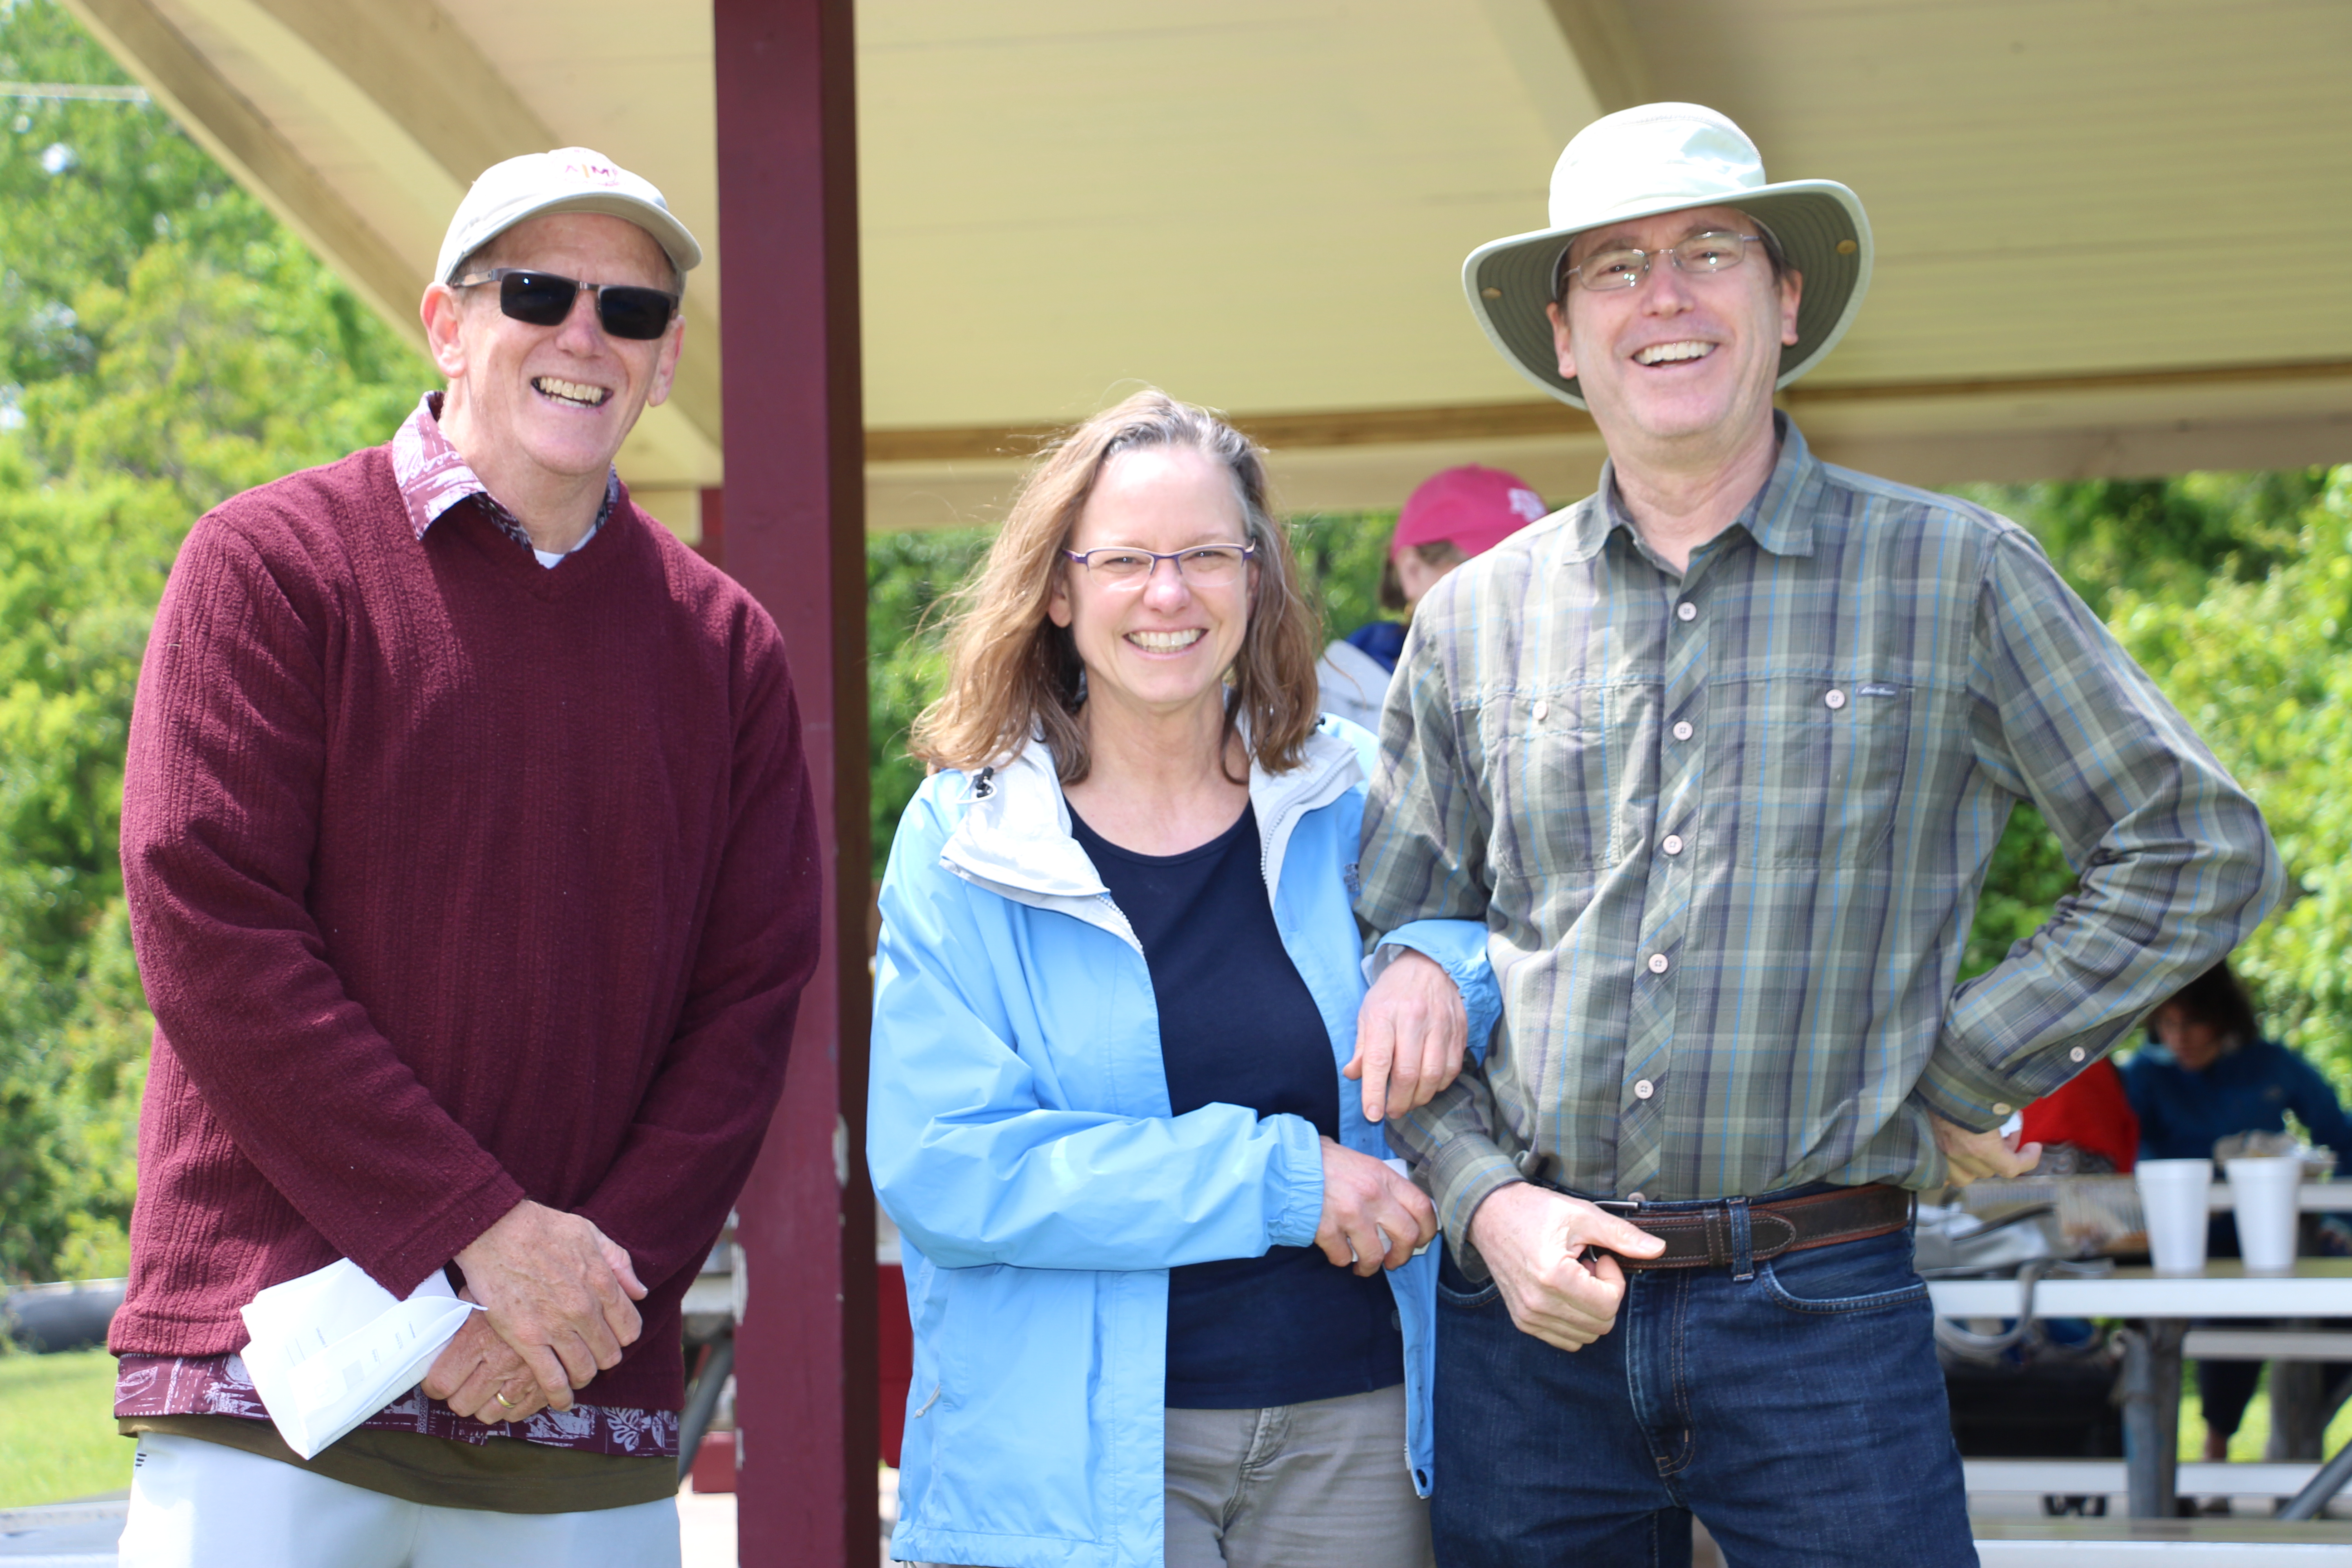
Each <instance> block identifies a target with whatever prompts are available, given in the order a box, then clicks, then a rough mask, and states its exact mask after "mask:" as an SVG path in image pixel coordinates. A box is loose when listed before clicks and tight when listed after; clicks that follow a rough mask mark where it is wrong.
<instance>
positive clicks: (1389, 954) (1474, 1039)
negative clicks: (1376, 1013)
mask: <svg viewBox="0 0 2352 1568" xmlns="http://www.w3.org/2000/svg"><path fill="white" fill-rule="evenodd" d="M1399 950H1410V951H1412V952H1417V953H1420V954H1421V955H1422V956H1423V957H1424V958H1426V959H1428V960H1429V961H1430V962H1431V963H1434V964H1436V965H1437V966H1438V967H1439V968H1440V969H1443V970H1444V971H1445V975H1446V978H1447V979H1449V980H1451V981H1453V982H1454V990H1456V991H1458V992H1460V993H1461V994H1462V1007H1463V1011H1464V1012H1465V1014H1466V1015H1467V1016H1468V1019H1469V1026H1470V1040H1469V1044H1470V1057H1471V1059H1472V1060H1474V1061H1480V1062H1483V1061H1485V1060H1486V1047H1487V1045H1488V1043H1489V1041H1490V1040H1491V1039H1492V1037H1493V1036H1494V1033H1495V1026H1496V1023H1497V1022H1499V1021H1500V1020H1501V1018H1502V1016H1503V996H1502V991H1501V989H1500V988H1499V987H1498V986H1497V985H1496V983H1495V970H1494V966H1493V965H1492V964H1491V963H1488V962H1487V959H1486V927H1485V926H1484V925H1483V924H1481V923H1480V922H1478V921H1446V920H1428V921H1412V922H1410V923H1408V924H1405V925H1401V926H1399V927H1397V929H1396V930H1394V931H1391V932H1390V933H1389V934H1388V935H1386V936H1384V937H1382V938H1381V941H1380V943H1379V945H1378V946H1376V947H1375V948H1374V949H1373V950H1372V952H1371V955H1370V957H1368V958H1366V959H1365V960H1364V978H1365V979H1366V980H1367V981H1372V980H1378V979H1379V978H1380V976H1381V971H1382V970H1384V969H1386V968H1387V967H1388V966H1389V965H1390V964H1391V963H1394V962H1395V961H1396V955H1397V952H1398V951H1399Z"/></svg>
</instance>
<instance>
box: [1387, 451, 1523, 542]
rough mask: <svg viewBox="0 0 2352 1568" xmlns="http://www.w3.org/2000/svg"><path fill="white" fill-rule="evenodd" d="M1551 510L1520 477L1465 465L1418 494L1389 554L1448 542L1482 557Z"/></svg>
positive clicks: (1402, 517) (1410, 501)
mask: <svg viewBox="0 0 2352 1568" xmlns="http://www.w3.org/2000/svg"><path fill="white" fill-rule="evenodd" d="M1549 510H1551V509H1550V508H1549V507H1548V506H1546V505H1545V504H1544V499H1543V497H1541V496H1539V495H1538V494H1536V492H1535V489H1534V488H1533V487H1532V486H1530V485H1529V484H1528V482H1527V480H1525V479H1521V478H1519V476H1518V475H1517V474H1509V473H1505V472H1504V471H1503V470H1502V469H1500V468H1480V467H1479V466H1478V465H1477V464H1475V463H1465V465H1463V466H1462V467H1461V468H1448V469H1446V470H1445V471H1444V472H1443V473H1440V474H1433V475H1431V476H1430V477H1429V478H1428V479H1423V480H1422V481H1421V483H1420V485H1419V486H1417V487H1416V488H1415V489H1414V490H1413V492H1412V495H1411V496H1410V497H1408V498H1407V499H1406V500H1405V503H1404V510H1403V511H1402V513H1401V514H1399V516H1398V518H1397V527H1396V537H1395V538H1393V539H1391V540H1390V541H1389V554H1390V555H1391V557H1394V556H1397V555H1402V553H1404V552H1405V551H1406V550H1408V549H1410V548H1411V547H1412V546H1413V545H1416V544H1434V543H1436V542H1438V541H1440V540H1445V541H1447V542H1451V543H1452V544H1453V546H1454V548H1455V549H1456V550H1459V551H1461V552H1462V553H1463V554H1465V555H1483V554H1485V553H1486V552H1487V551H1489V550H1492V549H1494V548H1495V546H1496V545H1497V544H1500V543H1501V542H1503V541H1504V540H1506V539H1508V538H1509V537H1510V536H1511V535H1512V534H1514V533H1517V531H1519V530H1521V529H1523V528H1525V527H1526V526H1527V525H1528V524H1529V523H1531V522H1534V521H1538V519H1540V518H1541V517H1543V516H1544V514H1545V513H1547V512H1549Z"/></svg>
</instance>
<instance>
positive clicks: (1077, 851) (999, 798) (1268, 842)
mask: <svg viewBox="0 0 2352 1568" xmlns="http://www.w3.org/2000/svg"><path fill="white" fill-rule="evenodd" d="M1363 777H1364V770H1363V764H1362V763H1361V761H1360V759H1359V758H1358V756H1357V752H1356V748H1355V747H1354V746H1353V745H1351V744H1349V742H1347V741H1345V740H1343V739H1341V738H1340V737H1339V735H1337V734H1334V733H1331V732H1330V731H1328V729H1318V730H1317V731H1315V732H1314V733H1312V734H1310V735H1309V736H1307V749H1306V759H1305V761H1304V762H1303V763H1301V764H1300V765H1299V766H1297V767H1296V768H1292V769H1290V770H1289V771H1288V772H1286V773H1268V772H1266V771H1265V768H1263V767H1261V766H1260V765H1259V764H1258V762H1257V759H1256V758H1255V757H1254V756H1253V757H1252V758H1251V759H1250V778H1249V794H1250V805H1252V806H1254V807H1255V808H1256V811H1257V831H1258V843H1259V847H1260V853H1261V854H1262V855H1263V857H1264V862H1263V870H1264V872H1265V891H1266V897H1267V898H1268V899H1269V900H1271V899H1272V898H1273V897H1274V896H1275V893H1276V889H1279V888H1280V887H1281V885H1282V862H1283V858H1284V856H1285V855H1286V853H1287V852H1288V850H1289V847H1290V836H1291V834H1292V832H1293V831H1294V830H1295V829H1296V828H1297V826H1298V824H1299V822H1300V821H1301V820H1302V819H1304V818H1305V816H1307V813H1308V812H1310V811H1313V810H1315V809H1316V808H1317V807H1318V806H1323V805H1330V804H1331V803H1332V802H1333V801H1335V800H1337V799H1339V797H1340V796H1341V795H1345V794H1347V793H1348V791H1349V790H1350V789H1352V788H1354V787H1355V786H1356V785H1357V784H1360V783H1362V782H1363ZM965 798H966V800H968V801H969V802H970V806H969V809H968V810H966V812H965V813H964V817H963V821H962V822H961V824H960V825H959V826H957V828H956V830H955V832H954V834H953V835H952V836H950V837H949V839H948V842H947V846H946V847H945V848H943V849H942V850H941V851H940V860H941V861H942V862H943V863H944V864H945V865H946V866H947V868H949V869H950V871H953V872H954V873H955V874H956V875H957V876H959V877H961V878H963V879H965V880H966V881H968V882H971V883H973V884H975V885H977V886H979V887H982V888H986V889H989V890H990V891H992V892H994V893H997V894H999V895H1001V896H1003V897H1004V898H1008V899H1012V900H1016V901H1018V902H1021V903H1024V904H1029V905H1032V906H1034V907H1035V908H1039V909H1058V910H1065V911H1066V912H1067V913H1069V914H1072V915H1075V916H1076V917H1077V918H1078V919H1080V920H1083V921H1087V923H1089V924H1091V925H1098V926H1101V927H1102V928H1103V929H1105V930H1107V931H1112V932H1114V933H1116V934H1118V935H1119V936H1121V937H1123V938H1124V939H1125V940H1126V941H1127V942H1129V944H1130V945H1133V944H1134V942H1135V934H1134V931H1133V930H1132V929H1131V928H1130V927H1129V925H1128V922H1127V919H1126V917H1125V916H1124V915H1121V914H1120V913H1119V912H1118V907H1117V906H1116V905H1114V904H1113V903H1112V902H1111V901H1110V890H1109V889H1108V888H1106V887H1105V886H1104V885H1103V879H1102V874H1101V873H1100V872H1099V871H1097V869H1096V868H1095V864H1094V862H1093V861H1092V860H1089V859H1088V858H1087V852H1086V851H1085V850H1084V849H1081V848H1080V847H1078V841H1077V839H1076V837H1073V836H1072V834H1071V832H1070V805H1069V802H1068V801H1067V800H1066V799H1065V798H1064V796H1063V795H1062V784H1061V780H1060V779H1059V778H1058V777H1057V776H1056V775H1055V771H1054V759H1053V756H1052V754H1051V753H1050V752H1047V750H1046V749H1045V744H1044V742H1042V741H1034V740H1033V741H1032V742H1030V743H1029V744H1028V745H1026V746H1024V747H1023V748H1022V749H1021V750H1020V751H1019V752H1015V753H1014V754H1013V756H1012V757H1011V758H1010V759H1008V760H1007V761H1005V762H1003V763H1000V764H998V765H996V766H993V767H987V768H982V769H981V770H980V771H978V772H977V773H972V774H971V775H970V776H969V777H968V778H967V780H966V782H965Z"/></svg>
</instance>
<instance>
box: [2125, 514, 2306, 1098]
mask: <svg viewBox="0 0 2352 1568" xmlns="http://www.w3.org/2000/svg"><path fill="white" fill-rule="evenodd" d="M2298 521H2299V522H2300V527H2299V528H2298V529H2296V530H2295V531H2294V534H2293V536H2292V543H2291V544H2290V545H2289V546H2288V548H2287V549H2286V551H2285V552H2284V559H2283V563H2281V564H2280V565H2278V566H2276V567H2275V568H2273V570H2272V571H2271V572H2270V573H2269V574H2266V575H2265V576H2263V577H2262V578H2260V579H2259V580H2254V581H2247V580H2242V579H2238V578H2235V577H2229V578H2222V579H2219V580H2216V581H2215V582H2213V583H2212V584H2210V586H2209V588H2208V591H2207V592H2206V593H2204V594H2203V595H2200V596H2199V597H2197V598H2195V599H2193V600H2192V599H2189V598H2187V597H2186V596H2166V595H2141V594H2135V593H2131V592H2127V591H2126V592H2123V593H2119V594H2117V595H2116V599H2115V604H2114V610H2113V613H2112V616H2111V623H2112V625H2113V626H2114V627H2115V629H2116V635H2117V636H2118V637H2121V638H2122V640H2123V644H2124V646H2125V647H2126V648H2128V649H2129V650H2130V651H2131V654H2132V657H2134V658H2137V659H2138V660H2139V661H2140V663H2141V665H2142V666H2144V667H2145V668H2147V671H2148V672H2149V673H2150V674H2151V675H2153V676H2155V677H2156V679H2157V681H2158V684H2160V685H2161V686H2163V688H2164V689H2165V691H2166V693H2167V694H2168V695H2169V696H2170V697H2171V698H2172V700H2173V701H2174V702H2175V703H2176V704H2178V705H2179V708H2180V710H2181V712H2182V713H2183V714H2185V715H2186V716H2187V718H2188V719H2189V722H2190V723H2191V724H2193V725H2194V726H2196V729H2197V731H2198V733H2199V734H2200V735H2202V736H2203V737H2204V739H2205V741H2206V743H2207V744H2208V745H2210V746H2211V747H2212V749H2213V752H2214V753H2215V755H2217V756H2218V757H2220V758H2221V762H2222V763H2223V764H2224V765H2225V766H2227V767H2228V768H2229V769H2230V771H2231V773H2232V774H2233V775H2234V776H2235V777H2236V778H2237V779H2238V781H2239V782H2240V783H2241V784H2244V785H2245V786H2246V788H2247V789H2248V790H2249V791H2250V792H2251V793H2252V795H2253V796H2254V798H2255V799H2256V800H2257V801H2259V802H2260V803H2261V804H2262V807H2263V815H2264V816H2265V817H2267V818H2268V819H2269V822H2270V826H2271V832H2272V835H2273V837H2275V838H2276V839H2277V840H2278V846H2279V850H2280V852H2281V854H2282V855H2284V858H2285V859H2286V864H2287V871H2288V875H2289V878H2290V887H2289V891H2288V895H2287V901H2286V902H2285V904H2284V907H2283V908H2282V909H2281V910H2280V911H2279V912H2278V913H2277V914H2274V915H2273V916H2272V917H2271V919H2270V920H2269V921H2267V922H2266V923H2265V924H2264V925H2263V929H2262V930H2261V931H2258V932H2256V933H2255V934H2254V936H2253V938H2252V940H2251V941H2249V942H2247V943H2246V944H2245V945H2244V946H2243V947H2242V948H2241V949H2240V950H2239V956H2238V958H2237V960H2236V961H2235V962H2236V963H2237V964H2238V966H2239V968H2240V969H2241V971H2242V973H2244V974H2245V975H2246V977H2247V978H2248V979H2249V980H2250V981H2251V982H2252V984H2253V986H2254V988H2255V990H2256V992H2257V993H2258V995H2259V998H2260V1000H2261V1002H2262V1004H2263V1012H2264V1016H2265V1019H2266V1021H2267V1022H2268V1023H2269V1024H2270V1025H2271V1026H2273V1028H2274V1029H2275V1030H2277V1031H2278V1032H2280V1033H2282V1034H2283V1035H2284V1037H2285V1038H2286V1039H2287V1041H2288V1042H2289V1043H2290V1044H2292V1045H2294V1046H2296V1047H2298V1048H2300V1049H2302V1050H2304V1051H2305V1053H2306V1054H2308V1055H2310V1056H2312V1057H2314V1058H2316V1059H2318V1060H2320V1061H2323V1062H2325V1063H2326V1064H2327V1065H2328V1066H2329V1067H2330V1068H2332V1069H2333V1071H2334V1073H2335V1075H2336V1079H2338V1081H2339V1082H2345V1083H2352V975H2347V971H2346V968H2345V954H2346V953H2347V952H2352V467H2347V468H2337V469H2336V471H2335V473H2334V474H2333V475H2332V476H2330V477H2329V478H2328V479H2326V483H2325V489H2324V491H2323V492H2322V493H2321V494H2320V496H2319V498H2318V500H2316V501H2315V502H2314V503H2313V504H2312V505H2310V506H2308V507H2306V508H2305V510H2304V511H2303V513H2302V516H2301V518H2300V519H2299V520H2298Z"/></svg>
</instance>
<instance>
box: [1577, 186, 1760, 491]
mask: <svg viewBox="0 0 2352 1568" xmlns="http://www.w3.org/2000/svg"><path fill="white" fill-rule="evenodd" d="M1710 230H1714V231H1718V232H1723V233H1728V234H1739V235H1750V234H1754V233H1756V232H1757V228H1756V224H1755V220H1754V219H1752V218H1750V217H1748V216H1746V215H1745V214H1743V213H1741V212H1740V211H1739V210H1738V208H1736V207H1692V208H1685V209H1684V210H1682V211H1680V212H1670V213H1662V214H1660V215H1658V216H1655V217H1648V218H1638V219H1635V220H1633V221H1632V222H1629V223H1622V224H1612V225H1610V226H1607V227H1605V228H1597V229H1593V230H1591V231H1590V232H1588V233H1585V234H1580V235H1578V236H1577V237H1576V239H1575V242H1574V243H1573V245H1572V246H1571V247H1570V252H1569V260H1570V264H1572V265H1580V264H1581V263H1582V262H1583V261H1584V260H1585V258H1588V257H1591V256H1594V255H1597V254H1599V253H1600V252H1601V251H1604V250H1614V249H1618V248H1621V247H1633V248H1634V249H1638V250H1643V251H1647V252H1649V253H1650V254H1651V256H1652V258H1653V260H1652V263H1651V266H1650V269H1649V273H1648V275H1647V276H1646V277H1644V278H1643V279H1642V280H1641V282H1640V283H1639V284H1637V285H1636V286H1634V287H1633V288H1631V289H1611V290H1603V291H1595V290H1592V289H1586V288H1583V287H1582V286H1581V285H1580V284H1576V283H1573V282H1571V284H1570V288H1569V289H1568V292H1567V295H1566V297H1565V300H1564V304H1565V307H1566V310H1565V314H1563V310H1562V306H1561V305H1559V304H1555V305H1552V306H1549V307H1548V310H1549V315H1550V317H1551V322H1552V339H1553V342H1554V344H1555V345H1556V347H1557V348H1558V350H1559V369H1560V374H1562V375H1572V376H1575V377H1577V379H1578V383H1579V384H1580V386H1581V387H1582V389H1583V393H1584V398H1585V401H1586V403H1587V404H1588V405H1591V410H1592V416H1593V419H1594V421H1595V422H1596V423H1598V424H1599V425H1600V426H1601V430H1602V434H1603V435H1604V436H1605V437H1608V438H1609V441H1610V444H1611V447H1612V450H1614V449H1616V447H1617V446H1618V444H1619V443H1620V441H1621V440H1622V441H1624V442H1626V443H1629V444H1633V443H1640V444H1667V445H1675V444H1686V443H1691V442H1698V443H1702V444H1704V443H1707V442H1709V441H1710V440H1719V439H1722V438H1725V437H1735V438H1736V437H1737V436H1738V435H1739V434H1742V433H1745V432H1746V431H1748V428H1749V427H1750V426H1753V425H1755V424H1756V423H1758V422H1759V421H1764V422H1769V419H1770V417H1771V406H1772V384H1773V383H1774V382H1775V381H1776V380H1778V379H1779V377H1780V349H1781V346H1782V345H1783V344H1786V343H1793V342H1796V341H1797V299H1798V293H1799V289H1800V287H1801V283H1802V279H1800V278H1799V277H1798V276H1797V275H1796V274H1795V273H1793V272H1791V273H1789V274H1787V275H1785V276H1784V277H1782V278H1780V279H1777V280H1776V279H1774V278H1773V276H1772V268H1771V264H1770V263H1769V261H1768V260H1767V259H1766V258H1765V255H1764V247H1762V246H1761V245H1760V244H1757V245H1749V246H1748V247H1746V248H1747V254H1746V257H1745V258H1744V259H1743V260H1742V262H1741V264H1740V265H1739V266H1738V267H1733V268H1727V269H1725V270H1723V271H1721V272H1712V273H1708V272H1685V271H1682V270H1680V269H1679V268H1676V267H1675V265H1674V263H1673V262H1672V260H1670V259H1669V258H1667V257H1665V256H1664V255H1663V254H1661V253H1662V252H1664V251H1666V250H1670V249H1671V248H1673V247H1675V246H1676V245H1679V244H1681V243H1682V242H1683V241H1684V240H1686V239H1688V238H1690V237H1692V236H1694V235H1698V234H1704V233H1706V232H1708V231H1710Z"/></svg>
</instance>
